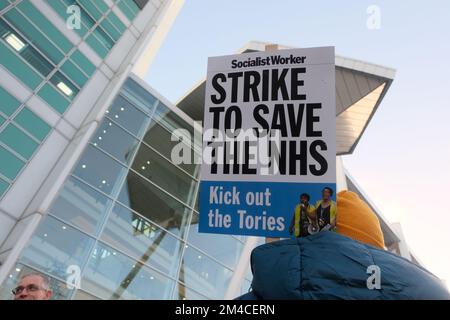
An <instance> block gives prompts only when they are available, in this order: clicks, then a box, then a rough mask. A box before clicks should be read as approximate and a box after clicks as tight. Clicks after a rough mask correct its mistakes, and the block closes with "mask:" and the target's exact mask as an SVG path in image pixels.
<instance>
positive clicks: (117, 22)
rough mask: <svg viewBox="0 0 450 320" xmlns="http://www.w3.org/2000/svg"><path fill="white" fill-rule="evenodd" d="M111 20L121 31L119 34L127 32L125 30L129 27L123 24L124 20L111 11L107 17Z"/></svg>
mask: <svg viewBox="0 0 450 320" xmlns="http://www.w3.org/2000/svg"><path fill="white" fill-rule="evenodd" d="M106 19H107V20H108V21H109V22H111V24H112V25H113V26H114V27H116V29H117V30H118V31H119V34H121V35H122V34H123V33H124V32H125V30H126V29H127V27H126V26H125V25H124V24H123V22H122V20H120V19H119V18H118V17H117V16H116V14H115V13H114V12H113V11H111V12H110V13H109V14H108V16H107V18H106Z"/></svg>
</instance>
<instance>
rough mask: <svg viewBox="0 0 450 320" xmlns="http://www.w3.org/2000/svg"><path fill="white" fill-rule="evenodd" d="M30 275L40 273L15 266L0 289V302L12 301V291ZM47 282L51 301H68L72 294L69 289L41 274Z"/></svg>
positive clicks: (22, 266)
mask: <svg viewBox="0 0 450 320" xmlns="http://www.w3.org/2000/svg"><path fill="white" fill-rule="evenodd" d="M30 273H41V272H39V270H35V269H33V268H30V267H28V266H25V265H23V264H20V263H18V264H16V265H15V266H14V267H13V268H12V269H11V271H10V272H9V274H8V277H7V278H6V279H5V281H4V282H3V284H2V286H1V287H0V300H13V299H14V295H13V294H12V292H11V291H12V290H13V289H14V288H15V287H17V284H18V283H19V281H20V279H21V278H22V277H23V276H25V275H27V274H30ZM41 274H42V273H41ZM43 275H44V276H45V277H47V279H48V280H49V286H50V288H51V290H52V292H53V294H52V298H51V300H68V299H70V295H71V293H72V290H71V289H68V288H67V285H66V283H64V282H62V281H59V280H56V279H55V278H53V277H48V276H46V275H45V274H43Z"/></svg>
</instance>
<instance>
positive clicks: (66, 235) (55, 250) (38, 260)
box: [19, 216, 94, 279]
mask: <svg viewBox="0 0 450 320" xmlns="http://www.w3.org/2000/svg"><path fill="white" fill-rule="evenodd" d="M93 242H94V240H93V239H91V238H90V237H88V236H87V235H85V234H83V233H81V232H80V231H78V230H76V229H74V228H72V227H70V226H68V225H66V224H64V223H62V222H60V221H58V220H56V219H55V218H53V217H51V216H46V217H45V218H43V220H42V222H41V223H40V224H39V226H38V228H37V229H36V231H35V232H34V234H33V236H32V237H31V239H30V241H29V242H28V244H27V247H26V248H25V250H24V251H23V253H22V256H21V258H20V259H19V260H20V262H23V263H25V264H28V265H30V266H33V267H36V268H38V269H40V270H43V271H45V272H46V273H48V274H51V275H54V276H56V277H59V278H61V279H66V277H67V273H66V270H67V268H68V267H69V266H71V265H75V266H79V267H80V268H81V267H82V266H83V265H84V264H85V262H86V260H87V258H88V257H89V251H90V249H91V248H92V246H93Z"/></svg>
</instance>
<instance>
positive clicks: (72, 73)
mask: <svg viewBox="0 0 450 320" xmlns="http://www.w3.org/2000/svg"><path fill="white" fill-rule="evenodd" d="M61 70H62V71H63V72H64V74H66V75H67V76H68V77H69V78H70V79H71V80H73V81H74V82H75V83H76V84H77V85H78V86H79V87H80V88H82V87H83V86H84V85H85V83H86V81H87V80H88V78H87V77H86V76H85V75H84V74H83V72H81V70H80V69H78V68H77V67H76V65H75V64H74V63H73V62H72V61H70V60H67V61H66V62H64V64H63V65H62V66H61Z"/></svg>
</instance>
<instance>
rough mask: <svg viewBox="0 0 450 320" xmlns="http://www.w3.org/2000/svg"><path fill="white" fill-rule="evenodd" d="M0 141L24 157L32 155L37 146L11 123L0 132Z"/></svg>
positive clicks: (27, 157)
mask: <svg viewBox="0 0 450 320" xmlns="http://www.w3.org/2000/svg"><path fill="white" fill-rule="evenodd" d="M0 141H2V142H3V143H4V144H6V145H7V146H9V147H10V148H11V149H13V150H14V151H16V152H17V153H18V154H20V155H21V156H22V157H24V158H26V159H29V158H30V157H31V156H32V154H33V153H34V151H35V150H36V148H37V146H38V144H37V143H36V142H35V141H33V140H32V139H31V138H30V137H29V136H27V135H26V134H25V133H24V132H23V131H22V130H20V129H19V128H17V127H16V126H14V125H13V124H9V125H8V126H7V127H6V128H5V129H4V130H3V131H2V132H1V133H0Z"/></svg>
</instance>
